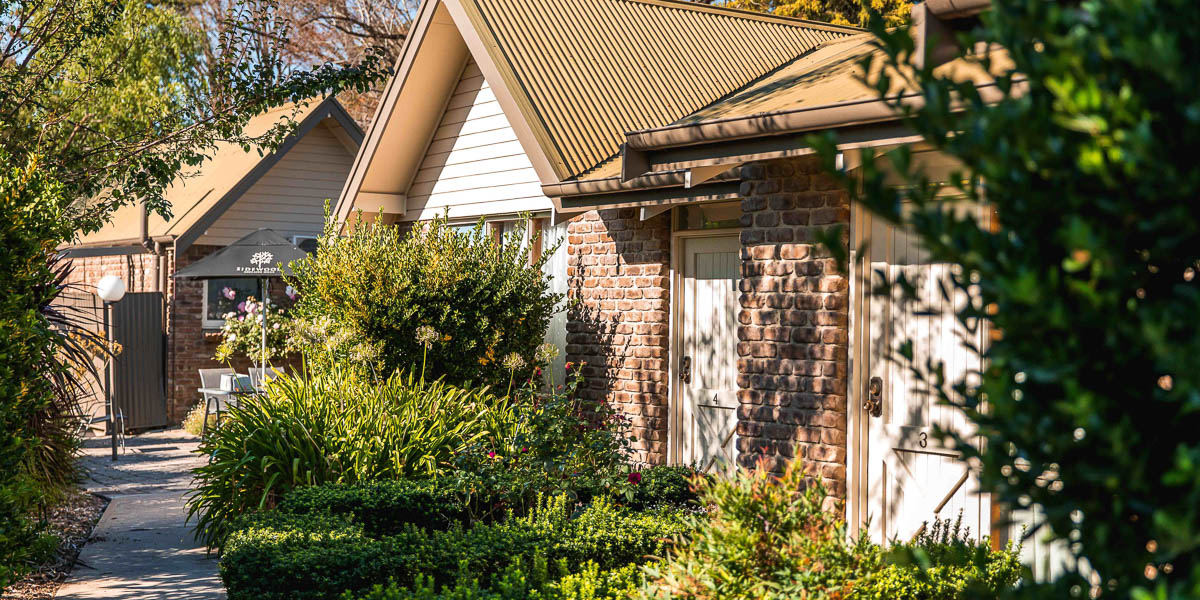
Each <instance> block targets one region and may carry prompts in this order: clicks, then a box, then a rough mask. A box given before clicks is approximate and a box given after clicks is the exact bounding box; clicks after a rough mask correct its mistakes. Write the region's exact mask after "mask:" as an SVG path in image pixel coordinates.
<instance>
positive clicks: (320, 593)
mask: <svg viewBox="0 0 1200 600" xmlns="http://www.w3.org/2000/svg"><path fill="white" fill-rule="evenodd" d="M573 513H574V510H573V504H572V503H570V502H568V501H567V499H566V498H565V497H558V498H555V499H550V500H547V501H545V502H543V503H541V504H539V506H538V507H537V508H536V509H535V510H534V511H533V512H532V513H531V514H529V515H528V516H525V517H513V518H511V519H508V520H505V521H503V522H499V523H476V524H474V525H471V526H469V527H467V526H463V525H461V524H454V525H452V526H451V527H450V528H449V529H446V530H425V529H422V528H419V527H417V526H415V525H407V526H403V527H402V528H401V530H400V531H398V532H396V533H394V534H392V535H385V536H380V537H378V538H372V537H370V536H368V535H366V534H365V533H364V531H363V529H362V527H361V526H360V525H357V524H354V523H352V522H351V521H350V520H348V519H346V518H345V517H342V516H336V515H330V514H306V515H294V514H289V513H284V512H282V511H270V512H268V513H264V514H259V515H252V516H250V517H246V518H243V520H242V521H241V523H239V527H238V528H237V529H236V530H235V531H234V532H233V533H232V534H230V536H229V538H228V540H227V541H226V544H225V546H224V549H223V552H222V555H221V563H220V566H221V577H222V580H223V581H224V582H225V586H226V590H227V591H228V593H229V597H230V598H231V599H232V600H238V599H243V598H245V599H249V598H255V599H267V600H270V599H275V598H279V599H283V598H300V599H316V598H337V597H338V596H340V595H341V594H342V593H343V592H346V591H348V590H349V591H351V592H352V593H361V592H365V591H367V590H369V589H370V588H371V586H372V585H375V584H381V583H383V582H387V581H388V580H389V579H391V580H393V581H394V582H395V583H396V584H397V586H399V587H412V586H414V585H418V579H417V577H418V575H421V576H423V577H425V579H423V580H421V583H420V584H419V585H423V586H434V585H436V586H439V587H440V586H444V585H452V584H454V582H455V581H456V580H461V579H462V575H461V574H462V573H469V574H470V576H471V577H472V578H473V579H474V580H477V581H478V585H479V586H481V587H482V588H485V589H490V588H492V587H493V586H498V585H502V584H501V583H500V582H501V581H503V578H504V576H503V574H504V573H505V571H506V569H508V568H509V567H511V566H512V565H513V561H514V560H515V559H520V560H521V561H523V564H526V565H533V564H535V562H536V560H545V561H549V562H550V564H554V565H560V564H561V565H565V570H566V571H568V572H572V573H579V572H581V569H584V568H585V565H588V564H592V565H595V567H594V568H596V569H599V570H610V569H614V568H621V567H624V566H626V565H629V564H633V563H640V562H643V561H644V560H646V559H647V557H648V556H653V555H661V554H663V553H664V552H665V550H666V548H667V546H668V544H669V543H670V542H669V540H670V539H672V538H674V537H678V536H681V535H683V534H684V533H685V532H686V529H685V526H684V524H683V520H682V518H681V516H680V515H679V513H677V512H673V511H656V512H646V513H633V512H630V511H629V510H628V509H625V508H622V507H620V506H618V505H615V504H613V503H611V502H608V501H605V500H598V501H596V502H594V503H592V504H591V505H589V506H588V507H587V508H585V509H583V511H582V512H580V513H579V514H578V515H576V514H573ZM538 557H541V558H538ZM587 568H591V567H587Z"/></svg>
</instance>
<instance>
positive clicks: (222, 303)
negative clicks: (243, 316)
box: [203, 277, 262, 329]
mask: <svg viewBox="0 0 1200 600" xmlns="http://www.w3.org/2000/svg"><path fill="white" fill-rule="evenodd" d="M250 297H253V298H254V299H255V300H261V299H262V286H261V285H259V279H257V278H255V277H229V278H223V279H208V280H205V282H204V323H203V327H204V328H205V329H219V328H220V327H221V326H222V325H224V324H225V314H226V313H230V312H238V310H240V309H241V308H244V307H242V306H240V305H241V304H242V303H244V302H245V301H246V298H250Z"/></svg>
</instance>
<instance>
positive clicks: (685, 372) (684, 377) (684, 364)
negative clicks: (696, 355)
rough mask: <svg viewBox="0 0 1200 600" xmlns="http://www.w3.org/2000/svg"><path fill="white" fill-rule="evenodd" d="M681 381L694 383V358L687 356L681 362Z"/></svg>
mask: <svg viewBox="0 0 1200 600" xmlns="http://www.w3.org/2000/svg"><path fill="white" fill-rule="evenodd" d="M679 379H680V381H683V382H684V383H691V382H692V357H690V356H685V357H683V358H681V359H680V360H679Z"/></svg>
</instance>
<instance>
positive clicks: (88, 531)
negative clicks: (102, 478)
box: [3, 491, 108, 600]
mask: <svg viewBox="0 0 1200 600" xmlns="http://www.w3.org/2000/svg"><path fill="white" fill-rule="evenodd" d="M106 506H108V499H107V498H104V497H102V496H96V495H93V494H88V493H85V492H83V491H78V492H74V493H71V494H70V495H69V496H68V497H67V498H66V500H64V501H63V502H62V503H60V504H57V505H55V506H52V507H50V508H49V509H48V510H47V511H46V522H47V524H46V530H47V533H49V534H53V535H56V536H57V537H58V538H59V543H58V548H57V551H55V552H54V553H53V556H52V557H50V559H48V560H46V561H45V562H42V563H41V564H38V565H36V566H34V567H33V569H32V571H30V572H29V573H28V574H27V575H25V576H24V577H22V578H21V579H20V580H19V581H17V582H16V583H14V584H12V585H11V586H9V588H8V589H6V590H4V595H3V598H4V600H45V599H49V598H53V597H54V594H55V592H57V591H58V588H59V586H61V585H62V582H63V580H65V579H66V578H67V575H69V574H70V573H71V569H72V568H73V567H74V566H75V560H76V559H77V558H78V557H79V552H80V550H82V549H83V545H84V544H85V543H86V542H87V540H88V538H89V537H91V535H92V530H93V529H94V528H95V527H96V523H97V522H98V521H99V520H100V515H102V514H104V508H105V507H106Z"/></svg>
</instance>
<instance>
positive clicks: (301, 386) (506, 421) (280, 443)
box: [188, 370, 516, 545]
mask: <svg viewBox="0 0 1200 600" xmlns="http://www.w3.org/2000/svg"><path fill="white" fill-rule="evenodd" d="M515 427H516V417H515V413H514V411H513V407H512V404H511V403H509V402H508V401H507V400H504V399H502V398H497V397H495V396H494V395H492V394H491V393H489V392H488V391H487V389H474V390H467V389H462V388H457V387H454V386H450V385H447V384H445V383H443V382H441V381H433V382H431V381H426V380H422V379H417V378H415V377H411V376H410V377H404V376H401V375H399V374H396V375H393V376H392V377H389V378H388V379H387V380H385V381H382V382H378V381H375V380H374V379H373V378H372V377H369V376H366V375H361V374H358V373H352V372H351V373H347V372H342V371H340V370H335V371H333V372H330V373H325V374H320V375H291V376H283V377H280V378H278V379H275V380H273V381H272V382H271V385H270V386H268V387H267V391H266V393H265V394H264V395H261V396H255V397H254V398H253V399H248V400H247V401H245V402H242V403H241V406H240V407H237V408H233V409H231V410H230V411H229V414H228V417H227V418H226V419H225V420H224V421H223V422H222V423H221V427H220V428H218V429H217V430H216V431H214V432H212V434H210V435H209V437H208V438H207V439H206V440H204V441H203V442H202V443H201V445H200V452H202V453H204V454H206V455H208V456H209V457H210V461H209V462H208V463H207V464H205V465H204V466H202V467H199V468H197V469H196V471H195V476H196V486H195V492H194V494H193V495H192V497H191V498H190V500H189V506H188V510H189V515H190V516H191V517H194V518H196V520H197V527H198V529H199V532H200V534H201V536H202V538H203V539H204V541H205V542H206V543H208V544H209V545H218V544H219V543H220V541H221V540H222V538H223V537H224V535H225V533H226V532H227V531H228V527H229V523H230V521H231V519H233V518H235V517H237V516H239V515H242V514H245V513H248V512H251V511H256V510H263V509H267V508H271V507H272V506H274V505H275V504H276V503H277V502H278V501H279V499H280V498H281V497H282V496H283V494H285V493H286V492H288V491H289V490H291V489H293V488H297V487H301V486H311V485H317V484H322V483H331V482H346V483H354V482H359V481H374V480H385V479H399V478H402V477H407V478H414V477H416V478H420V477H428V476H431V475H434V474H436V473H439V472H441V471H443V470H444V469H447V468H449V466H450V463H451V459H452V457H453V456H454V454H455V453H457V452H462V451H463V450H464V449H465V448H467V447H469V446H471V445H472V444H474V443H475V442H477V441H479V440H481V439H484V438H495V439H508V438H511V437H513V435H514V433H513V428H515Z"/></svg>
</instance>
